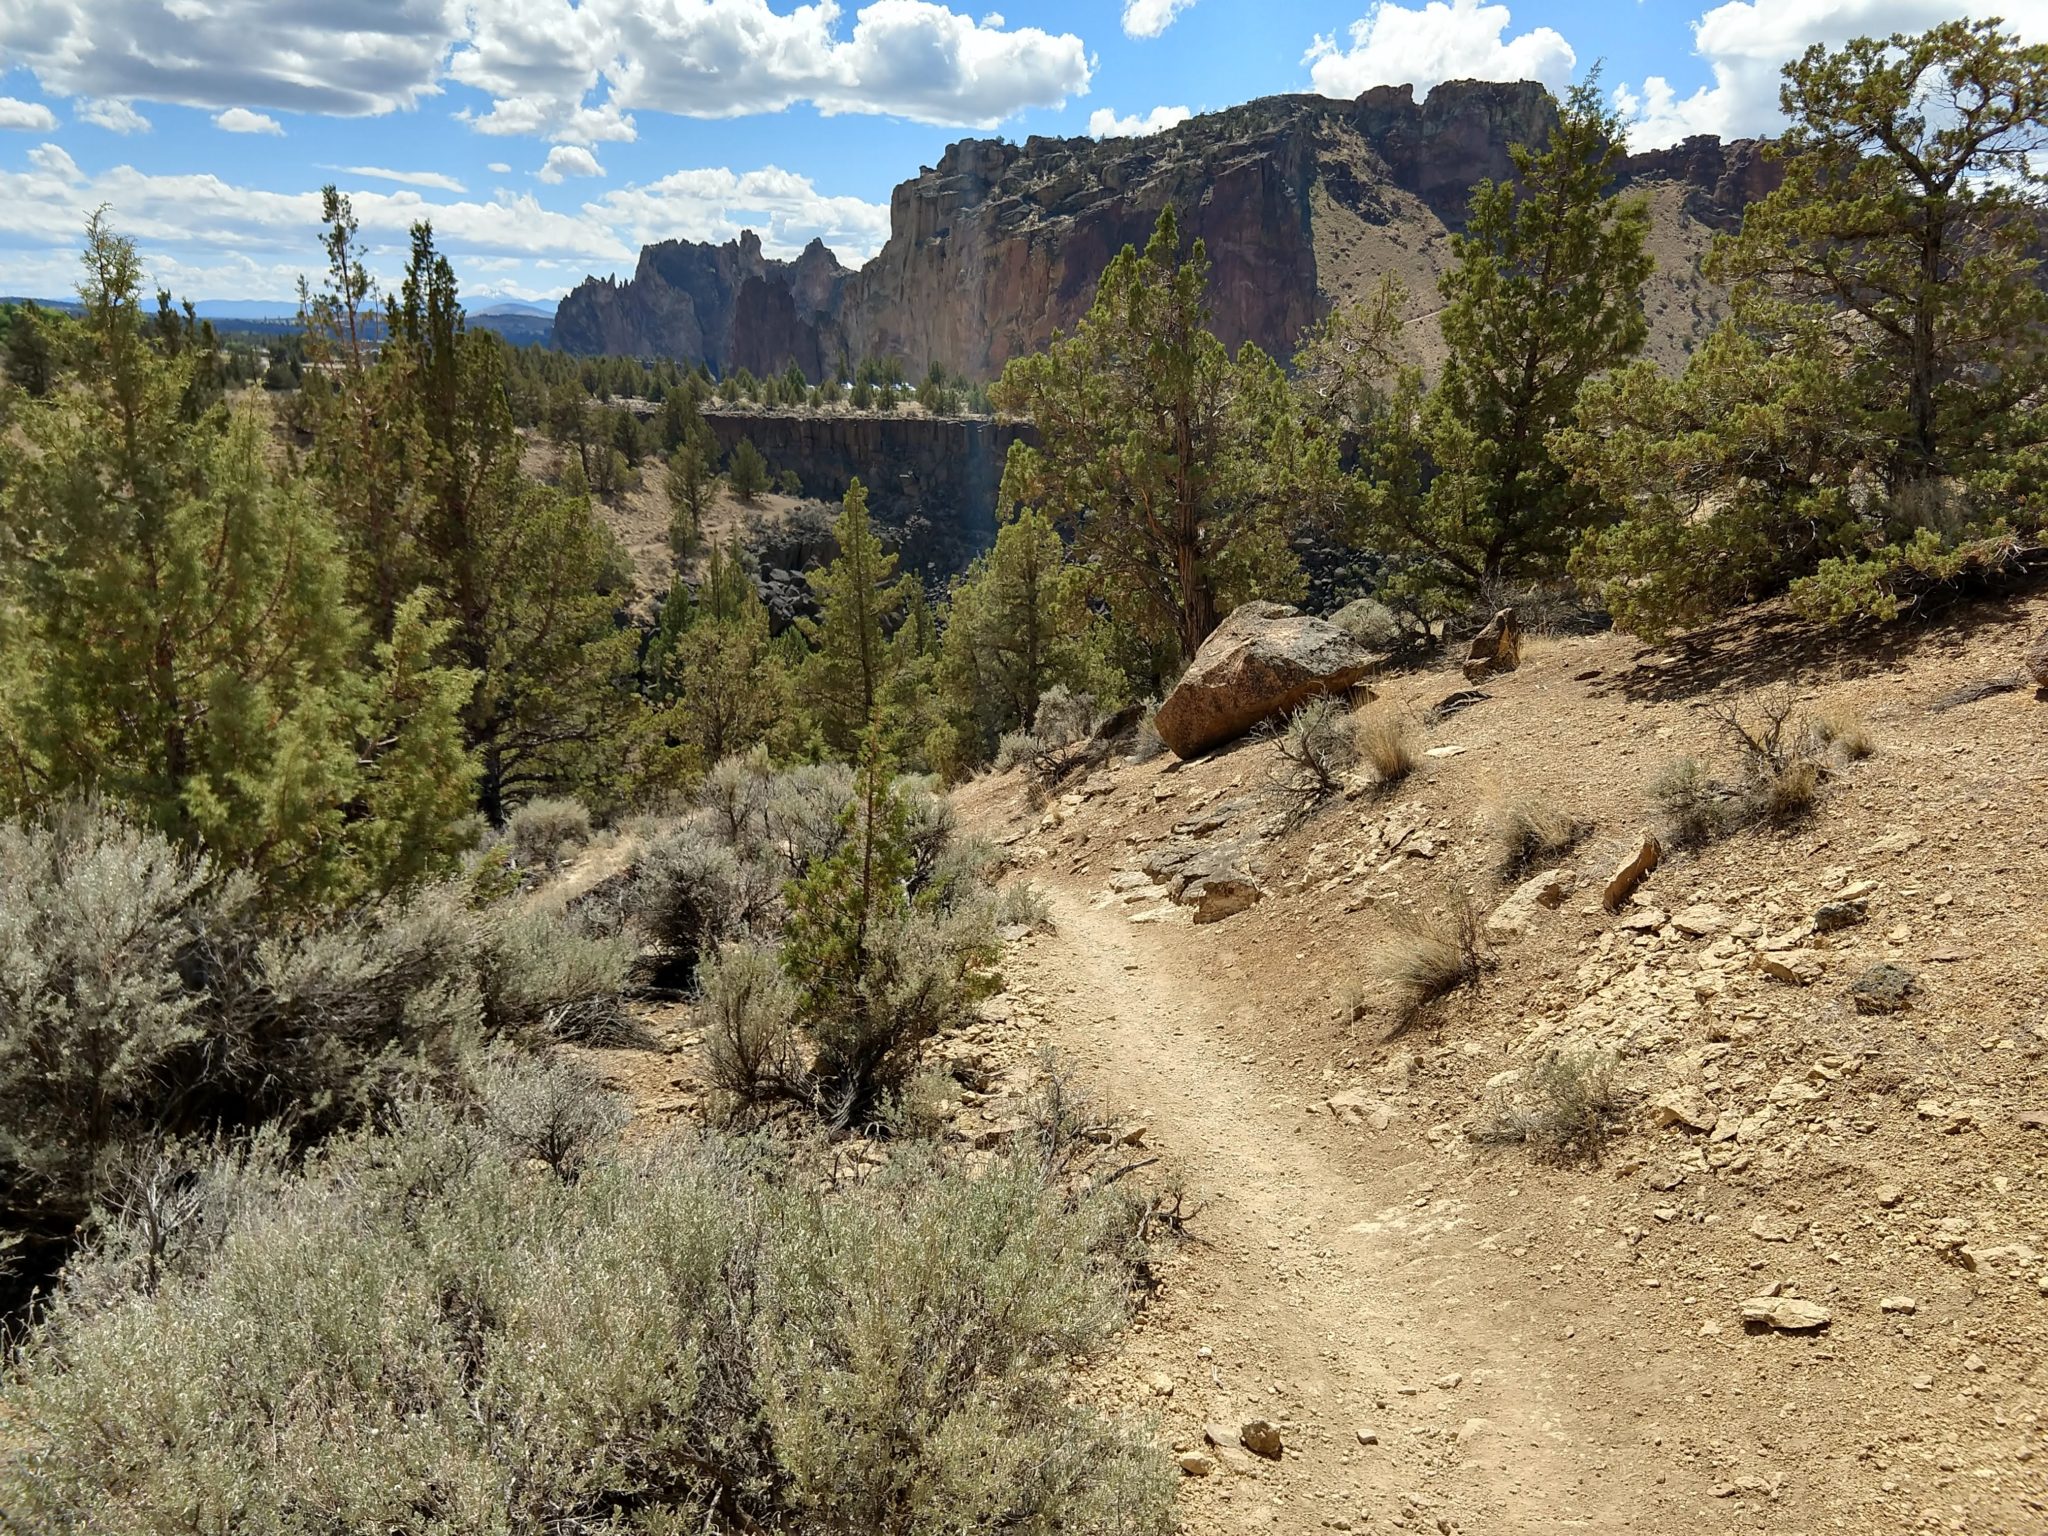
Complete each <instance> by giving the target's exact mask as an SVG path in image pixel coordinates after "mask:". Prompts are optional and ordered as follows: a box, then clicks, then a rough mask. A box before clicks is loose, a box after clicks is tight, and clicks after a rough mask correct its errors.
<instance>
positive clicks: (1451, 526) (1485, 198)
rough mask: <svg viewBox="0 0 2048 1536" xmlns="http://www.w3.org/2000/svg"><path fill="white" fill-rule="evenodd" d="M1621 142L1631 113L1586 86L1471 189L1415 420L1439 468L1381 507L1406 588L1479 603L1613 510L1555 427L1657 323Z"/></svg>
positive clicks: (1554, 559)
mask: <svg viewBox="0 0 2048 1536" xmlns="http://www.w3.org/2000/svg"><path fill="white" fill-rule="evenodd" d="M1624 153H1625V147H1624V145H1623V142H1622V134H1621V124H1620V122H1619V120H1618V119H1617V118H1616V117H1615V116H1614V114H1612V113H1611V112H1609V111H1607V110H1606V109H1604V108H1603V107H1602V106H1601V105H1600V100H1599V95H1598V91H1597V88H1596V86H1595V84H1594V82H1592V81H1588V82H1587V83H1586V84H1584V85H1581V86H1579V87H1577V88H1576V89H1574V90H1573V91H1572V92H1571V93H1570V95H1569V96H1568V97H1567V98H1566V99H1565V101H1564V103H1563V104H1562V106H1561V107H1560V109H1559V112H1558V116H1557V120H1556V123H1555V125H1554V126H1553V127H1552V129H1551V133H1550V140H1549V143H1548V144H1547V145H1546V146H1545V148H1544V149H1543V151H1542V152H1541V153H1538V152H1536V151H1535V150H1532V149H1530V148H1528V147H1526V146H1522V145H1517V146H1516V147H1515V148H1514V149H1513V150H1512V151H1511V154H1512V157H1513V160H1514V165H1515V177H1514V179H1513V180H1512V181H1506V182H1481V183H1480V184H1479V186H1478V187H1476V188H1475V189H1474V190H1473V193H1472V205H1471V212H1470V214H1469V216H1468V217H1467V220H1466V225H1465V230H1464V232H1463V233H1462V234H1459V235H1457V236H1454V237H1453V240H1452V247H1451V248H1452V253H1453V254H1454V256H1455V257H1456V258H1457V265H1456V266H1455V267H1453V268H1452V269H1451V271H1449V272H1448V273H1446V274H1445V275H1444V278H1443V281H1442V284H1441V293H1442V297H1443V301H1444V310H1443V316H1442V321H1443V333H1444V340H1445V342H1446V343H1447V344H1448V346H1449V348H1450V356H1449V358H1448V360H1447V362H1446V363H1445V367H1444V373H1443V377H1442V379H1441V380H1440V382H1439V383H1438V385H1437V388H1436V390H1435V391H1434V393H1433V394H1432V395H1431V396H1430V398H1429V401H1428V404H1427V406H1426V408H1425V410H1424V413H1423V419H1422V422H1421V430H1422V433H1423V436H1424V439H1425V442H1426V446H1427V450H1428V454H1429V457H1430V459H1431V460H1432V461H1433V464H1434V468H1435V475H1434V477H1433V479H1432V480H1431V481H1430V484H1429V487H1428V490H1427V492H1426V493H1425V494H1423V495H1421V496H1418V497H1412V498H1411V497H1406V496H1393V497H1390V498H1387V499H1386V500H1385V501H1384V502H1383V503H1382V505H1381V507H1380V509H1379V510H1380V512H1381V514H1382V521H1381V525H1380V527H1379V528H1378V529H1377V530H1376V531H1377V532H1378V534H1379V536H1380V537H1379V542H1380V543H1381V545H1382V547H1383V548H1385V549H1386V550H1387V551H1388V552H1389V553H1392V554H1396V555H1400V556H1403V557H1405V558H1406V559H1407V560H1408V561H1409V562H1410V565H1409V570H1408V571H1407V572H1406V573H1405V578H1404V580H1403V582H1402V583H1401V585H1402V586H1404V587H1406V588H1407V589H1409V590H1410V591H1414V592H1427V591H1430V590H1432V589H1448V592H1449V594H1450V595H1451V597H1452V599H1453V600H1456V601H1470V600H1472V599H1475V598H1479V597H1481V596H1482V595H1484V594H1485V593H1486V591H1487V589H1489V588H1491V587H1492V586H1494V585H1495V584H1496V583H1499V582H1503V581H1507V582H1519V581H1531V580H1543V579H1546V578H1548V577H1552V576H1555V575H1557V574H1559V573H1560V572H1561V571H1562V570H1563V567H1564V563H1565V559H1566V557H1567V556H1568V554H1569V553H1570V551H1571V549H1572V546H1573V545H1574V544H1575V543H1576V542H1577V540H1578V537H1579V535H1580V534H1581V532H1582V531H1583V530H1584V529H1586V528H1587V527H1589V526H1591V525H1592V524H1593V523H1594V522H1595V521H1597V520H1598V519H1599V518H1600V517H1601V516H1602V515H1603V513H1604V510H1605V509H1604V507H1603V505H1602V504H1601V502H1600V501H1599V499H1598V498H1597V497H1595V496H1593V495H1592V494H1591V493H1590V492H1589V491H1588V489H1587V488H1586V487H1585V486H1583V485H1578V484H1575V483H1574V482H1573V480H1572V478H1571V475H1570V473H1569V471H1568V470H1567V469H1566V468H1565V467H1564V466H1563V465H1562V464H1560V463H1559V462H1558V461H1557V459H1556V458H1555V457H1554V456H1553V455H1552V453H1551V451H1550V448H1549V438H1550V434H1551V433H1552V432H1553V431H1555V430H1556V429H1558V428H1559V427H1562V426H1564V425H1566V424H1568V423H1569V422H1570V420H1571V418H1572V409H1573V406H1574V404H1575V403H1576V401H1577V399H1578V395H1579V390H1580V389H1581V387H1582V386H1584V384H1585V383H1586V381H1587V380H1589V379H1592V378H1595V377H1597V376H1599V375H1600V374H1602V373H1604V372H1606V371H1607V370H1609V369H1611V368H1614V367H1617V366H1619V365H1620V364H1622V363H1625V362H1627V361H1628V360H1629V358H1630V357H1632V356H1633V355H1634V354H1635V353H1636V352H1637V351H1638V350H1639V349H1640V348H1641V347H1642V344H1643V339H1644V337H1645V336H1646V335H1647V334H1648V326H1647V323H1646V321H1645V320H1644V317H1643V303H1642V286H1643V283H1644V282H1645V281H1646V280H1647V279H1648V277H1649V275H1650V272H1651V270H1652V268H1653V266H1654V263H1653V261H1652V259H1651V257H1650V255H1649V253H1648V251H1647V250H1646V249H1645V248H1644V239H1645V237H1646V236H1647V234H1648V232H1649V210H1648V208H1647V207H1646V205H1644V204H1643V203H1642V202H1641V201H1640V200H1637V199H1624V198H1621V197H1618V196H1616V195H1615V194H1614V192H1613V184H1614V178H1615V174H1616V172H1617V171H1618V170H1619V169H1620V166H1621V161H1622V158H1623V155H1624Z"/></svg>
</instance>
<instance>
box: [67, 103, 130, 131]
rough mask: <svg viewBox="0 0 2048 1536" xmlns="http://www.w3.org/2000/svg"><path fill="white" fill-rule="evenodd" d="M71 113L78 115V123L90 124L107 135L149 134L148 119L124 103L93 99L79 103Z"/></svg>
mask: <svg viewBox="0 0 2048 1536" xmlns="http://www.w3.org/2000/svg"><path fill="white" fill-rule="evenodd" d="M72 111H74V112H75V113H77V114H78V120H79V121H80V122H82V123H91V124H92V125H93V126H94V127H95V128H104V129H106V130H107V132H109V133H123V134H126V133H147V132H149V119H148V118H146V117H144V116H143V115H142V114H141V113H140V112H138V111H136V110H135V108H134V107H133V106H131V105H130V104H129V103H127V102H125V101H115V100H113V99H112V98H110V97H93V98H88V99H87V100H85V101H81V102H79V103H78V105H77V106H75V107H73V108H72Z"/></svg>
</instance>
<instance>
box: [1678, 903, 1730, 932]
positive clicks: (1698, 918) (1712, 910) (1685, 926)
mask: <svg viewBox="0 0 2048 1536" xmlns="http://www.w3.org/2000/svg"><path fill="white" fill-rule="evenodd" d="M1728 922H1729V919H1728V914H1727V913H1726V912H1724V911H1722V910H1721V909H1720V908H1719V907H1717V906H1715V905H1713V904H1712V903H1711V902H1695V903H1694V904H1693V905H1691V906H1689V907H1682V908H1680V909H1679V910H1678V911H1676V912H1674V913H1672V914H1671V926H1672V927H1674V928H1676V929H1677V930H1678V931H1679V932H1680V933H1682V934H1684V935H1685V936H1686V937H1687V938H1688V939H1710V938H1712V937H1713V936H1714V935H1715V934H1717V933H1724V932H1726V931H1727V928H1728Z"/></svg>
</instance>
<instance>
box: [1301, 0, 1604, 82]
mask: <svg viewBox="0 0 2048 1536" xmlns="http://www.w3.org/2000/svg"><path fill="white" fill-rule="evenodd" d="M1512 24H1513V17H1512V16H1511V15H1510V14H1509V11H1508V8H1507V7H1506V6H1505V5H1484V4H1481V3H1480V0H1429V3H1428V4H1426V5H1424V6H1422V7H1421V8H1420V9H1410V8H1409V7H1407V6H1401V5H1395V4H1393V3H1391V0H1380V3H1379V4H1377V5H1375V6H1374V7H1373V8H1372V9H1371V10H1370V11H1368V12H1367V13H1366V14H1365V16H1364V17H1362V18H1361V19H1360V20H1358V21H1355V22H1353V23H1352V24H1351V27H1350V31H1349V37H1350V46H1349V47H1342V46H1340V45H1339V44H1338V42H1337V40H1336V38H1335V37H1334V36H1331V37H1325V36H1320V35H1319V36H1318V37H1317V38H1316V40H1315V42H1314V43H1313V44H1312V45H1311V46H1310V48H1309V50H1308V52H1307V54H1305V55H1304V56H1303V59H1302V62H1303V63H1305V64H1307V65H1308V66H1309V79H1310V80H1311V81H1312V82H1314V85H1315V88H1316V89H1317V90H1318V91H1320V92H1321V93H1322V94H1323V95H1325V96H1338V97H1351V96H1356V95H1358V94H1360V93H1361V92H1363V91H1366V90H1368V89H1370V88H1371V87H1373V86H1375V85H1413V86H1414V87H1415V88H1416V89H1417V90H1418V91H1421V92H1427V91H1429V90H1430V89H1432V88H1433V87H1435V86H1437V85H1439V84H1441V83H1442V82H1444V81H1446V80H1540V81H1542V82H1543V84H1545V85H1547V86H1549V87H1550V89H1552V90H1553V91H1562V90H1563V89H1565V87H1567V86H1568V85H1570V84H1571V79H1572V71H1573V70H1574V69H1575V68H1576V67H1577V65H1578V56H1577V55H1576V54H1574V53H1573V52H1572V47H1571V44H1569V43H1567V42H1566V41H1565V40H1564V38H1563V37H1562V36H1561V35H1560V34H1559V33H1558V32H1556V31H1555V30H1553V29H1552V28H1550V27H1536V28H1533V29H1532V30H1530V31H1527V32H1522V33H1518V34H1516V35H1515V36H1512V37H1510V36H1509V35H1508V29H1509V27H1510V26H1511V25H1512Z"/></svg>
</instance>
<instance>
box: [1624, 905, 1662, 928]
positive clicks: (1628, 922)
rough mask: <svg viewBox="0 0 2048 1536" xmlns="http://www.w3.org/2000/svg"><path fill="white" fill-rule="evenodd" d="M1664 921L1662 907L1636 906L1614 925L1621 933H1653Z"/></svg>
mask: <svg viewBox="0 0 2048 1536" xmlns="http://www.w3.org/2000/svg"><path fill="white" fill-rule="evenodd" d="M1666 921H1667V919H1666V918H1665V916H1664V910H1663V908H1661V907H1638V908H1636V910H1635V911H1633V912H1631V913H1629V914H1628V916H1626V917H1624V918H1623V919H1622V920H1621V921H1620V922H1618V923H1616V924H1615V925H1614V926H1615V928H1616V929H1617V930H1618V931H1619V932H1622V933H1655V932H1656V931H1657V930H1658V929H1659V928H1662V927H1663V926H1664V924H1665V922H1666Z"/></svg>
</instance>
